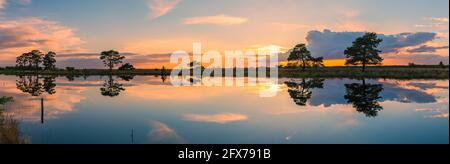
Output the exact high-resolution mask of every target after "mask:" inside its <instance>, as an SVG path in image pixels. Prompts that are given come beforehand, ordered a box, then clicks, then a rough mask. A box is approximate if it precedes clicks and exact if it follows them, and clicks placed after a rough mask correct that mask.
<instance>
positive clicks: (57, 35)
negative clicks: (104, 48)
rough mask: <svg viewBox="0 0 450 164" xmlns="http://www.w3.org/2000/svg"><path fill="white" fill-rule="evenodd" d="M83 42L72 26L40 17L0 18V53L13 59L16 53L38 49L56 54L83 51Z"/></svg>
mask: <svg viewBox="0 0 450 164" xmlns="http://www.w3.org/2000/svg"><path fill="white" fill-rule="evenodd" d="M82 44H83V41H82V40H81V39H80V38H79V37H77V36H76V34H75V32H74V29H72V28H70V27H66V26H64V25H61V24H60V23H58V22H55V21H50V20H46V19H42V18H23V19H16V20H1V21H0V56H1V58H2V59H10V60H11V59H15V56H17V55H18V54H21V53H24V52H26V51H30V50H33V49H40V50H43V51H50V50H51V51H55V52H57V53H74V52H79V51H82V48H81V45H82Z"/></svg>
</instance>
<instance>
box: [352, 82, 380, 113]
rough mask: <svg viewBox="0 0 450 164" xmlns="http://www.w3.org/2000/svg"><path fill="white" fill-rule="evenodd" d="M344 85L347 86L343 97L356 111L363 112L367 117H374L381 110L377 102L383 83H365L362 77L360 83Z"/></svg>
mask: <svg viewBox="0 0 450 164" xmlns="http://www.w3.org/2000/svg"><path fill="white" fill-rule="evenodd" d="M345 87H346V88H347V95H345V99H346V100H347V102H348V103H352V104H353V107H354V108H356V110H357V111H358V112H360V113H364V114H365V115H366V116H367V117H376V116H378V112H379V111H381V110H383V107H382V106H381V105H380V104H379V102H378V100H379V99H381V98H382V97H380V93H381V92H382V91H383V85H381V84H366V80H365V79H362V84H358V83H353V84H346V85H345Z"/></svg>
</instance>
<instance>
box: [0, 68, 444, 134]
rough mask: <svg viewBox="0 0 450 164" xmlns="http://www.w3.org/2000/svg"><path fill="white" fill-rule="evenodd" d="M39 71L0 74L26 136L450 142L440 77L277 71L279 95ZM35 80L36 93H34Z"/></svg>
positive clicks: (2, 92) (10, 112) (10, 111)
mask: <svg viewBox="0 0 450 164" xmlns="http://www.w3.org/2000/svg"><path fill="white" fill-rule="evenodd" d="M22 78H24V77H22ZM25 79H28V78H27V77H25ZM32 79H33V78H32ZM37 79H38V81H37V83H38V85H33V83H34V82H36V78H34V79H33V80H31V84H28V83H26V85H18V84H17V83H19V82H21V80H22V79H21V78H20V77H15V76H0V85H1V89H0V97H2V96H9V97H13V98H14V100H15V101H14V102H11V103H8V104H6V105H3V106H5V109H2V111H3V112H2V115H4V116H6V115H7V116H11V117H12V118H14V119H15V120H18V121H19V122H20V124H19V127H20V128H19V129H20V131H21V135H22V137H26V138H28V140H29V142H30V143H132V142H133V143H448V142H449V136H448V134H449V133H448V132H449V131H448V128H449V123H448V112H449V111H448V110H449V107H448V104H449V96H448V94H449V91H448V90H449V89H448V87H449V81H448V80H384V79H379V80H373V79H364V80H357V79H355V80H352V79H280V82H279V84H278V85H277V86H276V87H275V88H278V94H277V96H275V97H271V98H261V97H259V92H258V91H259V90H260V89H262V88H265V87H267V86H255V87H173V86H171V85H170V82H169V81H170V80H169V79H166V80H165V82H162V80H161V77H153V76H146V77H143V76H139V77H133V78H131V79H130V77H128V78H124V77H122V78H119V77H111V78H110V77H108V76H104V77H86V78H83V77H79V78H75V77H74V78H65V77H58V78H56V79H55V80H54V81H52V80H51V79H48V78H47V79H45V78H44V77H39V78H37ZM45 80H47V81H45ZM26 82H29V81H28V80H26ZM52 82H53V83H54V85H52ZM39 83H42V84H39ZM19 86H22V87H23V86H28V87H34V89H31V90H30V89H18V88H19ZM38 86H42V88H43V90H42V93H41V94H39V95H34V96H32V95H33V93H30V92H35V91H36V90H38V89H36V87H38ZM45 86H47V88H46V87H45ZM52 89H53V90H54V93H53V92H47V91H48V90H50V91H51V90H52ZM50 93H52V94H50ZM41 101H42V102H43V103H44V115H43V117H41V112H42V109H41ZM41 119H42V120H41ZM132 133H133V134H132ZM131 136H133V138H132V137H131Z"/></svg>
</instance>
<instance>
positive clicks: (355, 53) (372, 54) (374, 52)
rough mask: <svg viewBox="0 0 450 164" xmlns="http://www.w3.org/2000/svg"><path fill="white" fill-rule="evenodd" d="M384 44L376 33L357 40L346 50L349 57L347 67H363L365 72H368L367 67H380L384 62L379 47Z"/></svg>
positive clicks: (367, 34)
mask: <svg viewBox="0 0 450 164" xmlns="http://www.w3.org/2000/svg"><path fill="white" fill-rule="evenodd" d="M381 42H383V40H382V39H379V38H378V36H377V34H376V33H366V34H365V35H364V36H362V37H359V38H357V39H356V40H355V41H354V42H353V45H352V46H351V47H348V48H347V50H345V52H344V53H345V55H347V58H348V59H347V61H346V63H345V64H346V65H362V66H363V72H365V71H366V66H367V65H378V64H381V62H383V58H381V57H380V55H379V54H380V53H381V51H380V50H378V49H377V48H378V46H379V45H380V43H381Z"/></svg>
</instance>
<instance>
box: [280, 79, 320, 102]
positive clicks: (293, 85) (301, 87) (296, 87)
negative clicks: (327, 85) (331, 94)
mask: <svg viewBox="0 0 450 164" xmlns="http://www.w3.org/2000/svg"><path fill="white" fill-rule="evenodd" d="M324 81H325V79H310V80H307V79H305V78H303V79H302V81H301V82H300V83H298V82H294V81H289V82H285V84H286V85H287V87H288V88H289V89H288V92H289V95H290V96H291V98H292V99H293V100H294V102H295V104H297V105H299V106H306V104H307V102H308V100H309V99H311V97H312V93H313V92H312V91H311V90H312V89H315V88H323V85H324Z"/></svg>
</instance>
